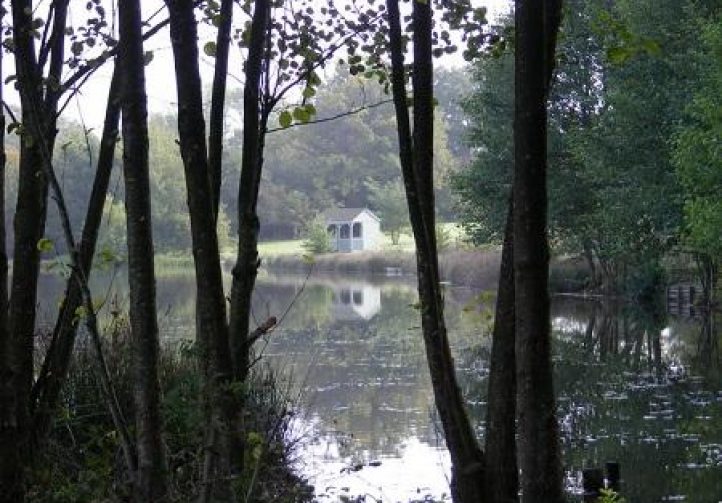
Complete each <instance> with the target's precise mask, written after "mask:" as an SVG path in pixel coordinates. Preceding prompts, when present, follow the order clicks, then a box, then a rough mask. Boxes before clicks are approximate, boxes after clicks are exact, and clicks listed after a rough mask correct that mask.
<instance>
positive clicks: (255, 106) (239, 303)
mask: <svg viewBox="0 0 722 503" xmlns="http://www.w3.org/2000/svg"><path fill="white" fill-rule="evenodd" d="M269 21H270V4H269V2H268V0H256V7H255V9H254V11H253V21H252V23H251V39H250V45H249V49H248V59H247V60H246V83H245V87H244V89H243V152H242V157H243V159H242V164H241V180H240V183H239V187H238V256H237V259H236V264H235V266H234V267H233V282H232V285H231V317H230V337H231V353H232V357H233V368H234V374H235V378H236V380H238V381H240V382H243V381H244V380H245V378H246V375H247V373H248V370H249V369H248V366H249V364H250V357H249V354H250V350H251V348H250V344H249V333H250V330H249V326H250V316H251V297H252V294H253V286H254V284H255V281H256V275H257V273H258V266H259V265H260V264H259V259H258V229H259V221H258V215H257V214H256V205H257V202H258V189H259V187H260V183H261V169H262V166H263V159H262V153H263V151H262V142H263V138H264V136H265V120H264V119H263V118H262V117H261V115H262V114H263V116H264V117H267V111H266V110H265V108H264V110H261V107H260V104H259V102H260V85H261V75H262V65H263V59H264V51H265V47H266V31H267V27H268V23H269Z"/></svg>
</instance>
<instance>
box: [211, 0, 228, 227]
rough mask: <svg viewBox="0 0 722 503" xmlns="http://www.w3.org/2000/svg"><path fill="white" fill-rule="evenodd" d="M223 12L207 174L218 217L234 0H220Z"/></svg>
mask: <svg viewBox="0 0 722 503" xmlns="http://www.w3.org/2000/svg"><path fill="white" fill-rule="evenodd" d="M219 15H220V16H221V18H220V22H219V24H218V35H217V36H216V55H215V60H216V64H215V68H214V74H213V88H212V91H211V93H212V94H211V115H210V119H209V125H208V126H209V127H208V168H209V169H208V174H209V177H210V182H211V191H212V193H213V216H214V218H215V220H216V221H217V220H218V210H219V206H220V199H221V178H222V174H223V111H224V107H225V104H226V81H227V79H228V55H229V53H230V45H231V25H232V23H233V0H221V10H220V13H219Z"/></svg>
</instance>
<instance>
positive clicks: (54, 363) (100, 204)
mask: <svg viewBox="0 0 722 503" xmlns="http://www.w3.org/2000/svg"><path fill="white" fill-rule="evenodd" d="M118 68H119V67H118V66H117V65H116V67H115V69H114V71H113V78H112V80H111V84H110V90H109V91H108V102H107V105H106V110H105V121H104V124H103V134H102V137H101V140H100V152H99V154H98V163H97V168H96V172H95V178H94V180H93V188H92V191H91V194H90V200H89V201H88V208H87V211H86V214H85V220H84V224H83V231H82V235H81V241H80V247H79V251H78V259H79V262H80V269H81V270H76V269H74V270H73V271H72V273H71V275H70V278H68V281H67V286H66V288H65V300H64V302H63V304H62V306H61V308H60V312H59V314H58V319H57V321H56V323H55V327H54V329H53V336H52V339H51V342H50V347H49V348H48V351H47V354H46V356H45V360H44V361H43V367H42V369H41V371H40V374H39V376H38V379H37V381H36V383H35V386H34V387H33V397H32V401H31V404H32V406H33V407H34V410H33V437H34V438H35V441H36V442H38V443H39V444H42V443H43V442H44V440H45V439H46V438H47V436H48V434H49V433H50V430H51V427H52V418H53V416H54V414H55V412H56V409H57V406H58V400H59V397H60V391H61V388H62V385H63V382H64V381H65V378H66V376H67V373H68V369H69V367H70V362H71V359H72V354H73V348H74V347H75V336H76V332H77V329H78V324H79V322H80V320H79V318H78V316H77V315H76V312H77V309H78V308H79V307H80V306H81V305H82V302H83V293H82V289H81V286H80V281H81V277H82V278H87V277H88V275H89V274H90V270H91V268H92V264H93V258H94V255H95V248H96V244H97V241H98V233H99V231H100V225H101V223H102V219H103V209H104V207H105V199H106V195H107V193H108V185H109V183H110V175H111V173H112V171H113V159H114V156H115V145H116V143H117V141H118V127H119V124H120V70H119V69H118Z"/></svg>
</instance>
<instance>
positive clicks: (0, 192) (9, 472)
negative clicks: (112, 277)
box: [0, 0, 22, 498]
mask: <svg viewBox="0 0 722 503" xmlns="http://www.w3.org/2000/svg"><path fill="white" fill-rule="evenodd" d="M4 14H5V5H4V2H2V1H1V0H0V24H2V20H3V18H4ZM4 52H5V51H0V81H4V79H5V76H4V71H3V70H4V67H3V65H2V64H3V54H4ZM4 89H5V86H4V85H0V104H2V103H4V101H3V100H4V93H3V91H4ZM5 160H6V157H5V108H2V109H1V110H0V212H2V214H1V215H0V226H1V227H0V494H5V495H8V497H9V498H17V497H18V496H20V497H21V493H20V494H19V490H20V489H21V487H22V484H21V481H20V480H18V477H19V476H20V475H21V473H22V472H20V471H19V470H18V468H17V467H18V465H19V463H18V460H17V458H16V455H17V449H16V445H15V443H14V441H15V439H16V435H15V431H16V427H17V422H16V420H15V407H14V402H15V400H14V393H13V389H12V387H11V382H10V377H11V373H10V369H9V364H10V362H9V361H7V356H8V349H9V348H8V343H9V332H8V318H7V316H8V312H7V308H8V290H7V286H8V259H7V252H6V248H5V176H6V173H5Z"/></svg>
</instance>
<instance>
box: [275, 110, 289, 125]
mask: <svg viewBox="0 0 722 503" xmlns="http://www.w3.org/2000/svg"><path fill="white" fill-rule="evenodd" d="M278 122H279V124H281V127H282V128H287V127H289V126H290V125H291V124H292V123H293V115H291V112H289V111H288V110H284V111H283V112H281V115H279V116H278Z"/></svg>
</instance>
